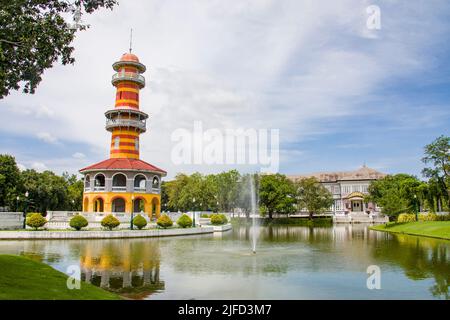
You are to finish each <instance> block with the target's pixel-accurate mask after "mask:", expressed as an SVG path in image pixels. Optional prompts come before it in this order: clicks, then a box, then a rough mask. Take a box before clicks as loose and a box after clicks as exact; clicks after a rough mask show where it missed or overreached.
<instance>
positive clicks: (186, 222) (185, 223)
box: [177, 214, 192, 228]
mask: <svg viewBox="0 0 450 320" xmlns="http://www.w3.org/2000/svg"><path fill="white" fill-rule="evenodd" d="M177 225H179V226H180V227H182V228H188V227H192V219H191V218H190V217H189V216H188V215H187V214H183V215H182V216H181V217H180V218H178V220H177Z"/></svg>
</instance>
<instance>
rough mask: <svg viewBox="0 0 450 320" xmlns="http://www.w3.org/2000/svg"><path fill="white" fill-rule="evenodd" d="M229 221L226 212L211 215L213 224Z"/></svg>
mask: <svg viewBox="0 0 450 320" xmlns="http://www.w3.org/2000/svg"><path fill="white" fill-rule="evenodd" d="M227 222H228V219H227V217H226V216H225V215H224V214H213V215H211V224H215V225H220V224H225V223H227Z"/></svg>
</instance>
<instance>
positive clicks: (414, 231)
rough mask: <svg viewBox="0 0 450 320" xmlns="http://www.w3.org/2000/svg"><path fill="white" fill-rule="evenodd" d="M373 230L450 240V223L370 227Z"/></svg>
mask: <svg viewBox="0 0 450 320" xmlns="http://www.w3.org/2000/svg"><path fill="white" fill-rule="evenodd" d="M370 229H372V230H377V231H386V232H393V233H404V234H411V235H415V236H425V237H433V238H441V239H447V240H450V221H419V222H407V223H400V224H393V225H388V226H387V227H386V225H385V224H381V225H377V226H373V227H370Z"/></svg>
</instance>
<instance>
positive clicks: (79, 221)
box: [69, 214, 89, 231]
mask: <svg viewBox="0 0 450 320" xmlns="http://www.w3.org/2000/svg"><path fill="white" fill-rule="evenodd" d="M88 224H89V223H88V221H87V220H86V218H85V217H83V216H82V215H79V214H78V215H76V216H74V217H73V218H72V219H70V222H69V225H70V227H71V228H74V229H75V230H77V231H80V230H81V228H85V227H87V226H88Z"/></svg>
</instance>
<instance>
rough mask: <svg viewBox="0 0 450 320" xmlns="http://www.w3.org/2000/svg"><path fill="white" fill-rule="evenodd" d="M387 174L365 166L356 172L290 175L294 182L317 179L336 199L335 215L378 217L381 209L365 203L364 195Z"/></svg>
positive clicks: (332, 210) (331, 209)
mask: <svg viewBox="0 0 450 320" xmlns="http://www.w3.org/2000/svg"><path fill="white" fill-rule="evenodd" d="M385 176H386V174H384V173H381V172H379V171H376V170H374V169H371V168H368V167H366V166H365V165H364V166H362V167H361V168H359V169H358V170H355V171H341V172H318V173H312V174H306V175H289V176H288V178H289V179H291V180H292V181H297V180H299V179H302V178H310V177H315V178H317V179H318V180H319V181H320V183H321V184H322V185H323V186H325V188H327V189H328V190H329V191H330V192H331V193H332V194H333V198H334V204H333V205H332V207H331V208H330V212H332V213H334V214H335V215H343V214H347V213H367V214H375V215H377V214H378V213H379V212H380V208H379V207H378V206H377V205H376V204H375V203H372V202H367V203H365V202H364V201H363V200H364V195H366V194H368V188H369V184H370V183H371V182H372V181H374V180H378V179H381V178H383V177H385Z"/></svg>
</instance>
